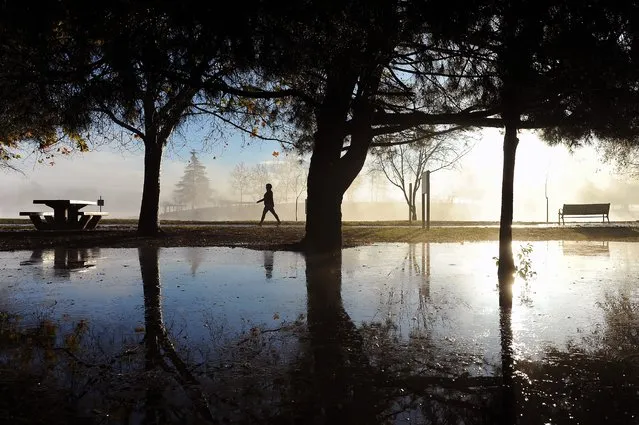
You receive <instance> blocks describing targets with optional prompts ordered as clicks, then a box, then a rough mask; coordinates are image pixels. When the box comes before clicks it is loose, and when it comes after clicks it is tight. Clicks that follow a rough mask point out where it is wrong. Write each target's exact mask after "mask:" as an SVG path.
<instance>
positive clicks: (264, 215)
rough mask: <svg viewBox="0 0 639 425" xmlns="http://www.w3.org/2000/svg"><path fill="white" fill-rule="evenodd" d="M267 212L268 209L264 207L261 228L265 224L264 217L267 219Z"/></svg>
mask: <svg viewBox="0 0 639 425" xmlns="http://www.w3.org/2000/svg"><path fill="white" fill-rule="evenodd" d="M267 211H268V208H266V207H264V210H262V219H261V220H260V226H261V225H262V223H264V217H266V212H267Z"/></svg>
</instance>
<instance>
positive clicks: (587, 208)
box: [559, 204, 610, 224]
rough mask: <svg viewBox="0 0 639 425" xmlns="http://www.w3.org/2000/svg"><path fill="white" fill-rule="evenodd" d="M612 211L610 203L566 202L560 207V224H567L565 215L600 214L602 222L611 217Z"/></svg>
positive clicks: (587, 215) (583, 215) (585, 215)
mask: <svg viewBox="0 0 639 425" xmlns="http://www.w3.org/2000/svg"><path fill="white" fill-rule="evenodd" d="M609 212H610V204H564V206H563V208H560V209H559V224H562V223H563V224H566V221H565V220H564V217H566V216H570V217H590V216H593V215H600V216H601V222H602V223H603V222H605V221H606V220H608V223H610V218H609V217H608V213H609Z"/></svg>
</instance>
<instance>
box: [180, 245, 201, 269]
mask: <svg viewBox="0 0 639 425" xmlns="http://www.w3.org/2000/svg"><path fill="white" fill-rule="evenodd" d="M184 249H185V250H186V259H187V260H188V262H189V264H190V266H191V276H195V273H197V269H198V268H199V267H200V264H202V260H203V259H204V253H203V251H202V248H200V247H194V246H189V247H186V248H184Z"/></svg>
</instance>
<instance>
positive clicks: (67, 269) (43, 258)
mask: <svg viewBox="0 0 639 425" xmlns="http://www.w3.org/2000/svg"><path fill="white" fill-rule="evenodd" d="M99 257H100V248H65V247H56V248H54V249H34V250H33V252H32V253H31V255H30V257H29V259H28V260H24V261H21V262H20V265H21V266H29V265H36V264H38V265H43V266H44V265H49V264H52V265H53V269H54V275H55V276H57V277H69V276H70V273H71V272H72V271H77V270H82V269H86V268H91V267H95V265H96V261H97V259H98V258H99Z"/></svg>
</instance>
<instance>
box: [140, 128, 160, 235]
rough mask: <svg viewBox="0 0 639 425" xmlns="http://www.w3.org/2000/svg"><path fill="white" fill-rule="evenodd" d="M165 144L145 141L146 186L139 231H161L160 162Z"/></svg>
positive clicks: (142, 233) (147, 233) (153, 232)
mask: <svg viewBox="0 0 639 425" xmlns="http://www.w3.org/2000/svg"><path fill="white" fill-rule="evenodd" d="M162 150H163V144H162V143H159V142H156V141H146V140H145V142H144V186H143V189H142V205H141V206H140V218H139V220H138V233H139V234H141V235H144V236H154V235H157V234H158V232H159V231H160V218H159V212H160V211H159V205H160V164H161V162H162Z"/></svg>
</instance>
